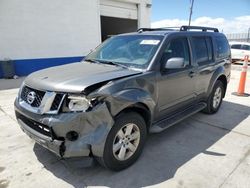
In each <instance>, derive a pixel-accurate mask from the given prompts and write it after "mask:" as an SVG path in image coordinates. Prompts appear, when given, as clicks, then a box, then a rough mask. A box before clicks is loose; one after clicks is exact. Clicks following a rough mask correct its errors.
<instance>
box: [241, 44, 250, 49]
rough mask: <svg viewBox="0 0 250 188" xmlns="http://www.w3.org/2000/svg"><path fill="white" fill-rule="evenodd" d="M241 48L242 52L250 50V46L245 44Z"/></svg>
mask: <svg viewBox="0 0 250 188" xmlns="http://www.w3.org/2000/svg"><path fill="white" fill-rule="evenodd" d="M241 48H242V50H250V46H249V45H245V44H243V45H242V47H241Z"/></svg>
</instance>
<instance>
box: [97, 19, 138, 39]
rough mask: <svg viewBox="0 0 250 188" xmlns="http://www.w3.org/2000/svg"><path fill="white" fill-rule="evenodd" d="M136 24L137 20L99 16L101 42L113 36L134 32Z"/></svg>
mask: <svg viewBox="0 0 250 188" xmlns="http://www.w3.org/2000/svg"><path fill="white" fill-rule="evenodd" d="M137 24H138V23H137V20H132V19H124V18H114V17H107V16H101V31H102V41H104V40H106V39H107V38H109V37H110V36H113V35H117V34H121V33H128V32H135V31H136V30H137V27H138V26H137Z"/></svg>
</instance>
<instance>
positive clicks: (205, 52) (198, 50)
mask: <svg viewBox="0 0 250 188" xmlns="http://www.w3.org/2000/svg"><path fill="white" fill-rule="evenodd" d="M209 40H210V41H209ZM193 45H194V50H195V56H196V61H197V63H205V62H207V61H209V60H210V59H212V46H211V39H210V38H207V37H193Z"/></svg>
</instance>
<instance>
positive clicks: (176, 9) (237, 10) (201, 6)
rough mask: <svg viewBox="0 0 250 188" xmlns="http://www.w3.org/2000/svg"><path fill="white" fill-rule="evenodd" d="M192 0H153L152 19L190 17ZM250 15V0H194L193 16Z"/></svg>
mask: <svg viewBox="0 0 250 188" xmlns="http://www.w3.org/2000/svg"><path fill="white" fill-rule="evenodd" d="M189 8H190V0H152V15H151V21H152V22H155V21H160V20H163V19H174V18H178V19H188V16H189V10H190V9H189ZM244 15H250V0H194V7H193V15H192V18H194V19H195V18H198V17H202V16H208V17H212V18H217V17H221V18H225V19H232V18H234V17H239V16H244Z"/></svg>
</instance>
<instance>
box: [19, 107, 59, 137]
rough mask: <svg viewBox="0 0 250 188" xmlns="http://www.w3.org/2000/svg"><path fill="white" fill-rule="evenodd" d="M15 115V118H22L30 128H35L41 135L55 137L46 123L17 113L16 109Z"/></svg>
mask: <svg viewBox="0 0 250 188" xmlns="http://www.w3.org/2000/svg"><path fill="white" fill-rule="evenodd" d="M16 117H17V119H20V120H22V121H23V122H24V123H25V124H26V125H27V126H29V127H30V128H32V129H34V130H36V131H37V132H39V133H41V134H43V135H46V136H49V137H51V138H54V137H55V135H54V133H53V131H52V129H51V128H50V127H49V126H48V125H44V124H42V123H39V122H36V121H34V120H31V119H29V118H27V117H25V116H24V115H22V114H20V113H18V112H17V111H16Z"/></svg>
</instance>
